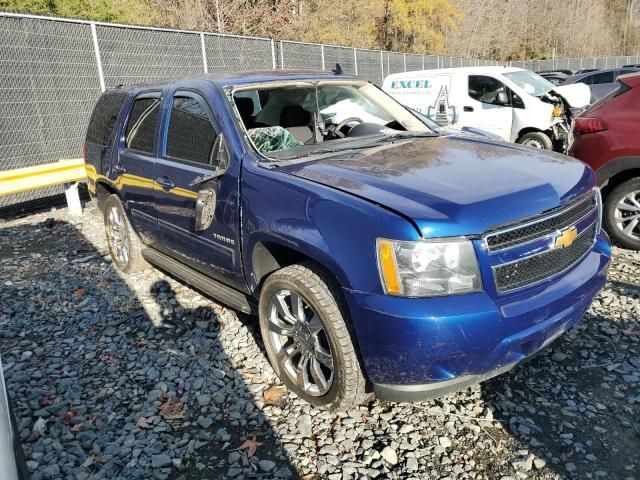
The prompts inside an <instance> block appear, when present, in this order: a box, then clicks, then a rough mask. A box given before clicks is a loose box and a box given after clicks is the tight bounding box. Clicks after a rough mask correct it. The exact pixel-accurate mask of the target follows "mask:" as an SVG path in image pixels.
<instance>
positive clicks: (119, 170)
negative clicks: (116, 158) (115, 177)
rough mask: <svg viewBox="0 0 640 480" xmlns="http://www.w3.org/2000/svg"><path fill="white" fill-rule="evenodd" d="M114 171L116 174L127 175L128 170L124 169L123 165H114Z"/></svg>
mask: <svg viewBox="0 0 640 480" xmlns="http://www.w3.org/2000/svg"><path fill="white" fill-rule="evenodd" d="M113 171H114V172H115V173H120V174H122V173H127V169H126V168H124V167H123V166H122V165H117V164H116V165H114V167H113Z"/></svg>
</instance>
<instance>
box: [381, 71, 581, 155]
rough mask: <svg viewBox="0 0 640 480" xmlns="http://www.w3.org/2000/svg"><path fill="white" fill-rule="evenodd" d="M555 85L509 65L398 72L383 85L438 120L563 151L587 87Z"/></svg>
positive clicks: (506, 138)
mask: <svg viewBox="0 0 640 480" xmlns="http://www.w3.org/2000/svg"><path fill="white" fill-rule="evenodd" d="M584 87H586V85H583V86H580V85H579V84H575V85H567V86H555V85H553V84H552V83H551V82H549V81H547V80H545V79H544V78H542V77H541V76H540V75H538V74H536V73H533V72H530V71H528V70H523V69H521V68H512V67H464V68H445V69H437V70H421V71H415V72H405V73H396V74H393V75H389V76H388V77H387V78H385V80H384V83H383V85H382V88H383V90H384V91H385V92H387V93H389V94H390V95H391V96H393V97H394V98H395V99H396V100H398V101H399V102H400V103H402V104H404V105H406V106H408V107H410V108H412V109H414V110H417V111H419V112H420V113H422V114H424V115H426V116H427V117H429V118H430V119H432V120H435V121H436V122H438V123H439V124H440V125H443V126H452V127H456V128H463V127H472V128H478V129H481V130H485V131H487V132H490V133H493V134H495V135H498V136H499V137H501V138H502V139H504V140H506V141H511V142H518V143H521V144H524V145H529V146H532V147H535V148H541V149H547V150H557V151H562V152H563V151H565V150H566V147H567V138H568V135H569V131H570V125H571V118H572V112H573V113H575V111H576V110H579V109H583V108H584V107H586V106H588V104H589V99H590V93H589V87H587V88H584Z"/></svg>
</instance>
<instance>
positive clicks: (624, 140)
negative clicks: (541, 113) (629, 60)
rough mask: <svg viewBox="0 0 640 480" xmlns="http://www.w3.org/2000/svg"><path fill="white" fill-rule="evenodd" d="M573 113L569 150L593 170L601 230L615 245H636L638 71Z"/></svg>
mask: <svg viewBox="0 0 640 480" xmlns="http://www.w3.org/2000/svg"><path fill="white" fill-rule="evenodd" d="M618 81H619V82H620V87H619V88H618V89H617V90H616V91H615V92H612V93H611V94H609V95H607V96H606V97H604V98H603V99H602V100H600V101H598V102H596V103H594V104H593V105H592V106H591V107H589V108H588V109H587V110H585V111H584V112H583V113H581V114H580V115H579V116H578V117H576V119H575V121H574V125H573V143H572V144H571V147H570V148H569V155H572V156H574V157H576V158H579V159H580V160H582V161H583V162H586V163H588V164H589V165H590V166H591V167H592V168H593V169H594V170H595V171H596V172H597V174H598V183H599V185H600V188H601V190H602V196H603V198H604V215H603V217H604V224H605V227H606V230H607V231H608V232H609V235H611V236H612V237H613V238H614V239H615V240H616V241H617V242H618V243H619V244H620V245H621V246H623V247H626V248H632V249H634V250H640V73H634V74H630V75H623V76H621V77H618Z"/></svg>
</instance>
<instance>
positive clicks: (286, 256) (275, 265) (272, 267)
mask: <svg viewBox="0 0 640 480" xmlns="http://www.w3.org/2000/svg"><path fill="white" fill-rule="evenodd" d="M250 252H251V253H250V255H249V256H248V257H249V258H248V259H250V262H251V263H250V265H249V266H248V269H247V270H248V275H247V280H248V282H249V287H250V288H251V290H252V291H254V292H255V291H259V290H260V288H261V286H262V284H263V283H264V281H265V279H266V278H267V277H268V276H269V275H270V274H271V273H273V272H275V271H276V270H280V269H281V268H284V267H287V266H289V265H293V264H296V263H302V262H309V263H313V264H314V265H316V266H317V267H318V268H320V269H322V270H324V271H325V272H326V273H328V274H329V275H330V276H331V277H332V278H333V279H334V280H335V282H336V286H338V287H342V286H344V285H348V279H347V275H346V273H345V272H344V270H343V269H342V268H340V267H339V266H338V265H336V263H335V262H333V261H331V259H330V257H329V256H328V255H327V254H325V253H324V252H323V251H322V250H320V249H319V248H317V247H316V246H313V245H310V244H308V243H301V242H300V241H299V240H298V241H295V242H293V241H292V240H290V239H285V238H281V237H278V238H274V237H270V236H261V238H259V239H255V240H254V241H253V242H252V246H251V247H250Z"/></svg>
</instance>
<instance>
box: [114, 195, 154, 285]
mask: <svg viewBox="0 0 640 480" xmlns="http://www.w3.org/2000/svg"><path fill="white" fill-rule="evenodd" d="M103 216H104V229H105V233H106V234H107V245H108V246H109V252H110V253H111V258H112V260H113V263H115V264H116V266H117V267H118V268H119V269H120V270H122V271H123V272H125V273H134V272H139V271H141V270H144V269H146V268H148V267H149V264H148V263H147V261H146V260H145V259H144V258H143V257H142V241H141V240H140V237H138V234H137V233H136V232H135V231H134V230H133V228H132V227H131V224H130V223H129V219H128V218H127V215H126V214H125V212H124V208H123V207H122V202H120V199H119V198H118V196H117V195H109V196H108V197H107V199H106V200H105V202H104V214H103Z"/></svg>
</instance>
